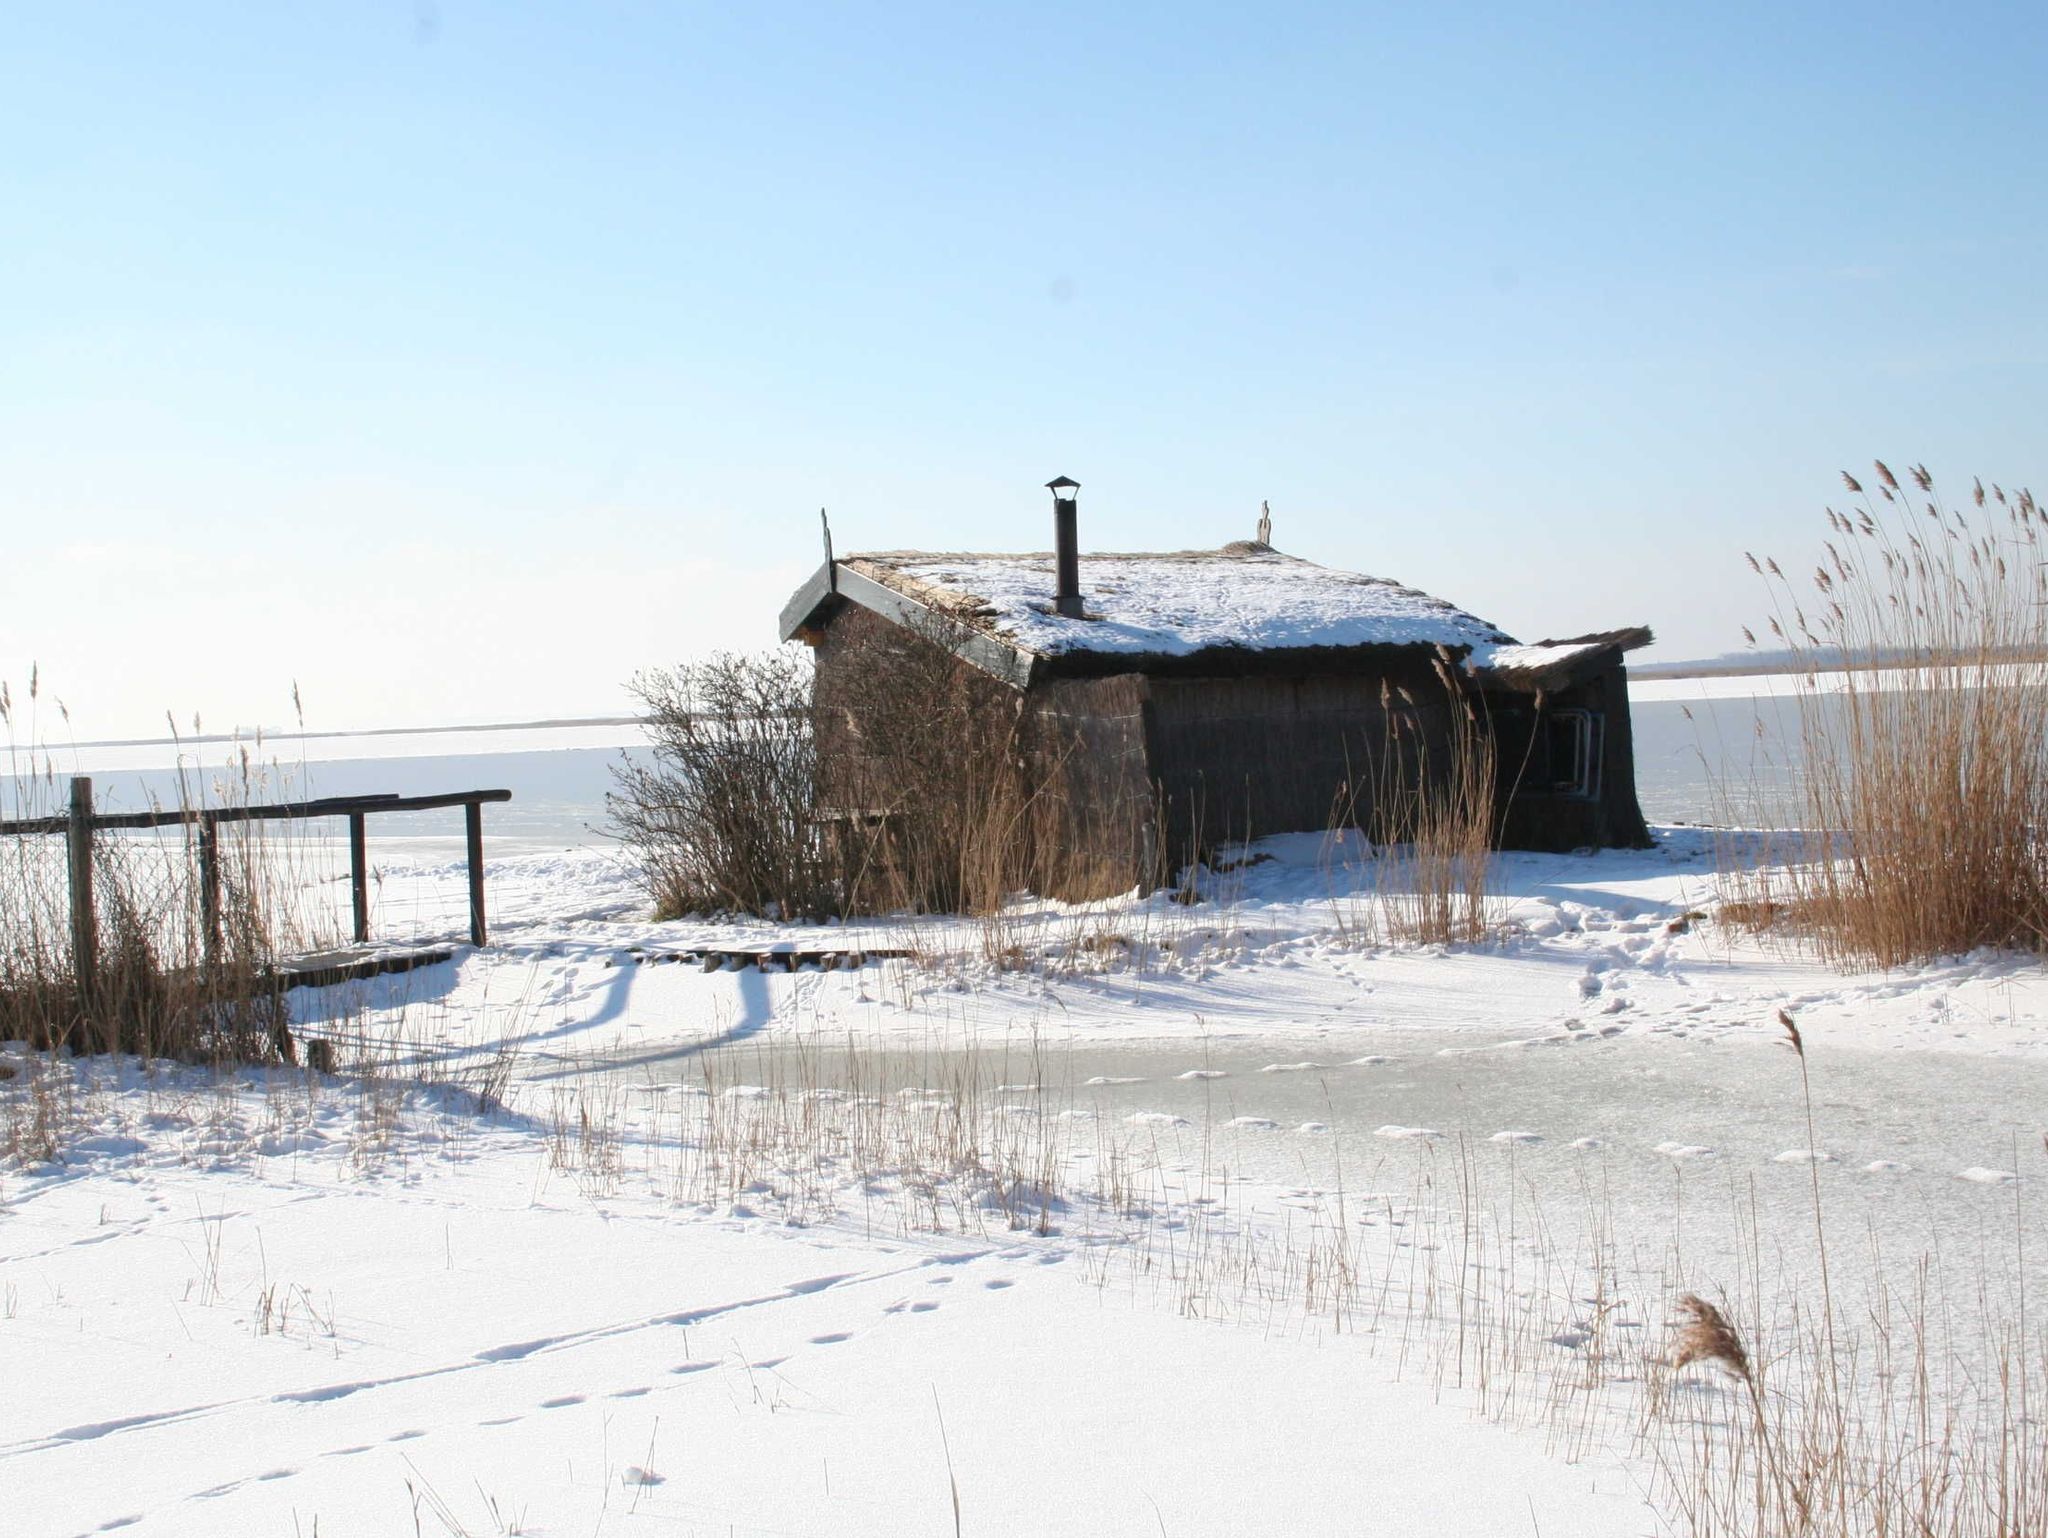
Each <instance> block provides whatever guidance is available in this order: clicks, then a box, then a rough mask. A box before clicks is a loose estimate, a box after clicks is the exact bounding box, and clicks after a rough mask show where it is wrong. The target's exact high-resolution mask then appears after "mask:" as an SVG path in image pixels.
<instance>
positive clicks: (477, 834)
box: [462, 801, 490, 946]
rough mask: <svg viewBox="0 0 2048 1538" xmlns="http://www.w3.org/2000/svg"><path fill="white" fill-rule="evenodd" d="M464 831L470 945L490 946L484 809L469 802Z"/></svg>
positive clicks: (466, 809)
mask: <svg viewBox="0 0 2048 1538" xmlns="http://www.w3.org/2000/svg"><path fill="white" fill-rule="evenodd" d="M462 821H463V831H464V832H465V833H466V834H467V835H468V844H469V943H470V944H471V945H476V946H483V945H487V944H489V943H490V942H489V939H488V937H487V930H486V928H485V925H484V809H483V805H482V803H481V802H477V801H468V802H465V803H464V804H463V808H462Z"/></svg>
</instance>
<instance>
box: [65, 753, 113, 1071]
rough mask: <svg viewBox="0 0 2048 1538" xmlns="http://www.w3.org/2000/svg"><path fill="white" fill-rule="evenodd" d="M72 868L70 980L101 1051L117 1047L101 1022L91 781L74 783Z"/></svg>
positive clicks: (107, 1023)
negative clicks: (93, 893) (97, 1039)
mask: <svg viewBox="0 0 2048 1538" xmlns="http://www.w3.org/2000/svg"><path fill="white" fill-rule="evenodd" d="M64 846H65V852H66V853H67V854H68V855H69V856H70V865H71V978H72V982H73V983H74V984H75V985H76V987H77V989H78V1013H79V1016H80V1018H81V1019H83V1020H84V1021H85V1024H86V1029H87V1030H88V1031H92V1032H95V1033H97V1035H98V1037H99V1044H100V1049H101V1050H102V1051H106V1052H111V1051H113V1050H114V1047H115V1046H116V1044H117V1043H116V1039H115V1031H114V1023H113V1021H111V1020H102V1019H101V1018H100V1008H99V1006H100V985H99V984H100V979H99V973H100V924H99V910H98V909H97V908H96V907H94V905H93V897H92V780H91V778H90V777H89V776H87V775H77V776H74V777H73V779H72V781H71V818H70V821H69V823H68V824H67V825H66V827H65V829H64Z"/></svg>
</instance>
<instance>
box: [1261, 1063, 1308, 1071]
mask: <svg viewBox="0 0 2048 1538" xmlns="http://www.w3.org/2000/svg"><path fill="white" fill-rule="evenodd" d="M1322 1066H1323V1065H1322V1064H1321V1063H1268V1064H1266V1066H1265V1067H1263V1068H1261V1069H1260V1070H1259V1072H1260V1073H1311V1072H1313V1071H1314V1070H1316V1069H1318V1068H1320V1067H1322Z"/></svg>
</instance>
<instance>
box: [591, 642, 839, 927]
mask: <svg viewBox="0 0 2048 1538" xmlns="http://www.w3.org/2000/svg"><path fill="white" fill-rule="evenodd" d="M629 687H630V688H631V690H632V692H633V694H634V695H635V696H637V697H638V699H639V700H640V702H641V704H642V705H643V706H645V707H646V716H645V729H646V732H647V739H648V750H649V751H648V756H647V757H646V758H645V759H635V758H626V759H624V760H622V761H621V762H620V763H619V764H618V765H617V767H616V768H615V769H614V771H613V776H614V782H615V788H614V789H613V790H612V792H611V793H610V794H609V795H607V796H606V798H605V801H606V806H607V809H608V810H609V812H610V815H611V819H612V822H613V824H614V826H615V827H616V828H617V829H618V832H619V835H620V837H621V838H623V839H624V840H625V842H626V844H627V846H628V847H629V848H630V849H632V850H633V852H634V853H635V854H636V855H637V856H638V857H639V859H640V861H641V864H642V867H643V869H644V871H645V875H646V879H647V883H648V887H649V889H650V891H651V892H652V895H653V897H654V902H655V911H656V915H657V916H658V917H661V918H675V917H677V916H679V915H682V914H685V913H751V914H776V915H782V916H798V915H801V916H804V917H810V918H821V917H824V916H826V915H828V914H832V913H836V912H839V911H840V910H841V904H842V900H843V893H842V882H841V880H840V875H841V872H840V870H839V868H838V866H837V865H836V863H835V853H836V850H835V847H834V846H833V845H831V844H830V843H828V841H826V840H824V839H822V838H821V837H820V830H819V825H818V819H817V764H818V757H817V754H818V742H817V731H816V727H815V721H814V715H813V707H812V670H811V665H810V661H809V659H808V658H806V657H802V656H797V655H792V654H790V653H778V652H770V653H764V654H760V655H741V654H734V653H729V652H728V653H721V654H719V655H718V656H715V657H713V658H711V659H710V660H709V661H707V662H702V663H696V664H685V665H682V666H678V667H673V668H657V669H654V670H652V671H649V672H644V673H641V674H639V675H637V676H636V677H635V678H634V679H633V681H632V683H631V685H629Z"/></svg>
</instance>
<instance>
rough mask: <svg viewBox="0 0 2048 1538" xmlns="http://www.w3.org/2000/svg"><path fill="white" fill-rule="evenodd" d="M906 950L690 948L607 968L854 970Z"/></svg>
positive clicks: (643, 954)
mask: <svg viewBox="0 0 2048 1538" xmlns="http://www.w3.org/2000/svg"><path fill="white" fill-rule="evenodd" d="M909 954H910V952H909V951H907V950H888V949H861V950H854V949H851V948H843V947H842V948H838V949H833V950H798V949H794V948H777V947H774V946H769V947H766V948H762V949H752V948H748V949H732V948H728V947H723V946H720V947H716V948H707V947H693V948H688V949H683V950H674V951H639V950H636V951H633V952H631V953H629V954H628V955H627V956H625V957H623V958H619V957H614V958H613V959H612V960H611V961H609V962H607V963H606V965H607V966H665V965H670V964H673V963H677V962H684V963H688V964H690V965H692V966H698V967H702V968H703V969H704V970H705V971H706V972H736V971H741V970H744V969H745V968H748V967H753V968H755V969H757V970H759V971H762V972H837V971H841V970H845V971H856V970H858V969H859V968H861V967H865V966H868V965H870V964H872V963H875V962H880V961H897V960H901V959H902V958H903V957H906V956H908V955H909Z"/></svg>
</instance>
